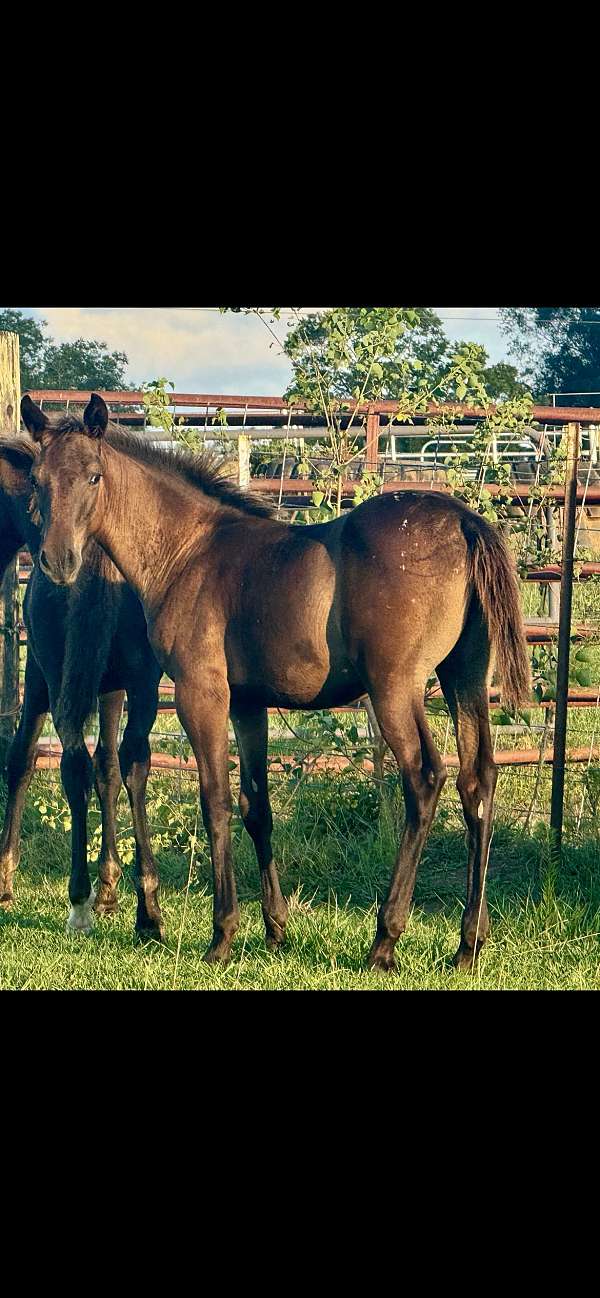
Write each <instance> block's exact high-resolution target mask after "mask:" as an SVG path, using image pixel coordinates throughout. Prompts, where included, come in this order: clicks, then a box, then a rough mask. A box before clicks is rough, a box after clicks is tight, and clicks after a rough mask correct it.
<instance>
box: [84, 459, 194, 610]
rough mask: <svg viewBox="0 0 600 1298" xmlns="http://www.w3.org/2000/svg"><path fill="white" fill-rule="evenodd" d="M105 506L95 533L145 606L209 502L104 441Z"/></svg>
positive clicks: (183, 553)
mask: <svg viewBox="0 0 600 1298" xmlns="http://www.w3.org/2000/svg"><path fill="white" fill-rule="evenodd" d="M103 472H104V487H103V489H104V491H105V493H106V507H105V509H104V513H103V517H102V519H101V522H100V523H99V525H98V527H97V529H95V531H94V536H95V538H96V540H97V541H98V543H99V544H100V545H101V546H102V548H103V549H104V550H105V551H106V553H107V554H108V555H109V557H110V558H111V559H112V561H113V563H114V564H116V567H117V568H119V570H120V571H121V572H122V574H123V576H124V577H125V580H126V581H127V582H128V583H129V585H130V586H132V587H133V589H134V590H135V592H136V594H137V595H138V596H139V598H140V599H141V600H142V603H143V604H144V607H145V608H147V609H148V608H152V606H153V605H155V604H157V603H159V602H160V601H161V599H162V596H163V595H164V592H165V590H166V589H167V588H168V586H169V585H170V583H171V582H172V581H173V579H174V578H175V577H176V576H177V574H178V572H180V571H181V570H182V568H183V567H184V566H185V563H186V561H187V559H188V557H189V555H190V553H191V551H192V550H193V548H194V546H195V545H196V544H197V542H198V539H199V537H200V535H201V533H202V530H203V527H206V526H207V525H208V524H209V522H210V517H211V514H212V513H213V512H214V510H213V509H211V503H210V502H205V501H204V498H203V496H202V492H201V491H195V490H194V489H193V488H191V487H190V486H189V485H188V484H187V483H186V482H185V481H184V480H179V479H178V477H177V475H176V474H172V473H164V472H162V471H161V469H160V468H159V467H158V466H155V465H152V464H144V463H138V461H136V460H135V459H134V458H133V457H131V456H129V455H126V454H125V453H124V452H122V451H117V450H116V449H114V448H113V447H111V446H109V445H108V444H107V443H104V446H103Z"/></svg>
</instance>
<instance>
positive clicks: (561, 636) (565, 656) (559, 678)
mask: <svg viewBox="0 0 600 1298" xmlns="http://www.w3.org/2000/svg"><path fill="white" fill-rule="evenodd" d="M579 438H580V425H579V424H569V425H568V427H567V472H566V479H565V512H564V527H563V546H562V574H561V579H560V619H559V623H558V666H557V670H556V714H555V719H554V758H553V762H552V803H551V808H550V828H551V831H552V839H553V842H552V848H553V852H554V854H555V856H557V857H560V850H561V842H562V825H563V801H564V792H565V752H566V747H567V705H568V692H569V657H570V651H571V607H572V603H573V556H574V551H575V513H576V507H577V465H578V462H579Z"/></svg>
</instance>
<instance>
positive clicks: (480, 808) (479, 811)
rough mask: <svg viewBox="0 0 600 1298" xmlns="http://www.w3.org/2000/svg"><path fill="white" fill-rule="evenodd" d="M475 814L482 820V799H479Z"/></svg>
mask: <svg viewBox="0 0 600 1298" xmlns="http://www.w3.org/2000/svg"><path fill="white" fill-rule="evenodd" d="M477 815H478V816H479V819H480V820H483V799H482V800H481V802H480V803H479V806H478V808H477Z"/></svg>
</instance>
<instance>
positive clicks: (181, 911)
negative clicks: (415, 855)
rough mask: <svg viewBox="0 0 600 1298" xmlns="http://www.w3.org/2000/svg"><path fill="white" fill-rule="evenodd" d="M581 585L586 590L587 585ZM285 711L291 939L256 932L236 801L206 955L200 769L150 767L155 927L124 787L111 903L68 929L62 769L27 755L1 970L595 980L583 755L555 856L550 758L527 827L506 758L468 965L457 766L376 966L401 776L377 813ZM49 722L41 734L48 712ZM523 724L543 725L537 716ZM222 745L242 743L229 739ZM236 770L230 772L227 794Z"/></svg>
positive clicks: (116, 985) (343, 983) (282, 743)
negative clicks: (234, 908)
mask: <svg viewBox="0 0 600 1298" xmlns="http://www.w3.org/2000/svg"><path fill="white" fill-rule="evenodd" d="M582 592H583V587H582V588H581V590H580V592H579V593H582ZM585 598H586V600H587V601H588V603H589V600H590V587H589V586H588V587H587V590H586V593H585ZM598 658H599V659H600V653H599V654H598ZM595 718H596V711H595V709H577V710H576V709H571V711H570V715H569V736H568V739H569V746H570V747H577V746H582V745H585V744H587V743H589V742H590V739H593V737H594V733H595V737H596V739H597V728H596V726H595ZM288 720H289V721H290V722H291V724H292V725H293V726H294V729H295V730H296V731H297V733H298V734H302V733H303V732H304V733H305V734H306V735H307V740H306V744H305V746H304V748H302V745H300V743H297V744H296V749H297V756H298V766H297V767H296V770H295V771H294V770H292V772H290V773H288V774H287V775H286V774H278V775H275V774H274V775H272V776H271V796H272V803H273V814H274V820H275V828H274V847H275V859H276V861H277V863H278V866H279V869H280V876H281V883H282V889H283V892H284V895H285V896H286V897H287V898H288V901H289V905H290V917H289V925H288V936H287V941H286V944H285V946H284V947H283V948H282V950H281V951H280V952H278V953H277V954H273V953H271V952H268V951H267V950H266V948H265V942H264V928H263V922H262V914H261V907H260V901H259V897H260V883H259V875H258V868H257V865H256V859H255V854H254V850H253V847H252V843H251V842H250V839H249V838H248V835H247V834H246V832H245V830H244V829H243V826H242V823H241V819H240V817H239V814H238V813H237V811H236V812H235V813H234V824H233V841H234V853H235V860H236V876H237V881H238V890H239V897H240V902H241V925H240V929H239V932H238V934H237V936H236V939H235V943H234V947H233V952H232V960H231V963H230V965H228V966H227V967H226V968H224V969H221V968H218V967H215V966H210V967H209V966H207V965H204V964H203V963H202V960H201V956H202V953H203V951H204V950H205V949H206V945H207V943H208V941H209V939H210V934H211V931H212V918H211V915H212V896H211V893H212V876H211V866H210V859H209V853H208V847H207V842H206V835H205V834H204V831H203V829H202V826H201V824H200V826H198V824H197V785H196V781H195V779H194V778H192V777H191V776H189V775H185V774H182V775H175V776H173V775H171V774H169V775H164V774H162V773H160V772H153V773H152V775H151V776H150V781H149V786H148V814H149V821H150V830H151V835H152V841H153V846H154V848H155V851H156V856H157V860H158V863H159V868H160V874H161V907H162V910H163V914H164V918H165V926H166V943H165V945H164V946H163V947H161V946H160V945H159V944H158V943H150V944H149V945H148V946H141V945H139V944H138V943H136V942H135V941H134V939H133V924H134V916H135V893H134V889H133V886H132V883H131V879H130V871H131V863H130V861H129V859H128V858H129V857H130V856H131V847H132V838H131V821H130V816H129V810H128V807H127V802H126V799H125V795H124V793H123V794H122V795H121V798H120V800H119V816H118V842H119V845H120V850H121V854H122V859H123V863H124V874H123V878H122V880H121V883H120V885H119V896H120V909H119V911H118V912H117V914H116V915H115V916H114V917H112V918H97V920H96V923H95V927H94V930H93V932H92V933H91V934H90V935H89V936H82V935H76V934H75V935H67V933H66V914H67V910H66V904H65V903H66V890H67V882H68V876H69V840H68V833H67V832H66V829H67V828H68V825H69V820H68V807H67V804H66V802H65V800H64V797H63V795H62V791H61V786H60V780H59V776H58V771H56V770H55V771H38V772H37V773H36V775H35V776H34V779H33V782H32V786H31V790H30V794H29V797H28V800H27V807H26V811H25V817H24V826H23V853H22V860H21V868H20V870H19V872H18V875H17V876H16V880H15V885H16V886H15V902H14V905H13V908H12V910H10V911H5V912H3V911H0V987H1V988H3V989H8V988H11V989H17V988H23V987H25V988H27V989H33V988H39V989H46V988H59V989H66V988H72V989H75V988H77V989H90V990H91V989H96V990H100V989H115V990H116V989H136V990H152V989H154V990H158V989H161V990H169V989H174V988H177V989H188V990H191V989H206V990H208V989H212V990H216V989H223V990H228V989H229V990H231V989H233V988H236V989H248V990H252V989H255V990H278V989H280V990H301V989H306V990H308V989H312V990H334V989H339V990H342V989H343V990H366V989H378V990H382V991H394V990H401V989H404V990H406V989H414V990H440V991H458V990H462V991H474V990H517V989H547V990H550V989H552V990H559V989H562V990H569V989H571V990H576V989H588V990H591V989H595V988H598V987H600V869H599V867H600V835H599V825H598V818H597V800H596V796H595V787H594V780H593V778H590V773H591V774H592V776H593V768H591V767H590V770H586V767H585V764H581V765H578V766H575V765H572V766H570V767H569V770H568V774H567V787H566V798H565V847H564V851H563V859H562V863H561V866H560V868H559V869H558V870H556V867H555V865H554V863H553V861H552V857H551V853H550V847H549V836H548V828H547V821H548V816H547V808H548V805H549V796H550V780H551V768H550V767H549V766H547V767H545V768H544V769H543V770H542V772H541V778H540V782H539V787H538V790H537V796H536V800H535V804H534V808H533V812H532V815H531V818H530V824H529V829H528V830H527V831H526V832H523V825H524V821H525V818H526V815H527V811H528V810H529V807H530V805H531V798H532V794H533V791H534V786H535V780H536V771H535V768H531V767H524V768H504V769H501V770H500V775H499V781H498V788H497V795H496V816H495V824H494V837H493V840H492V847H491V853H490V865H489V871H488V887H487V892H488V906H489V911H490V919H491V925H492V928H491V934H490V939H489V941H488V943H487V944H486V945H485V947H484V949H483V951H482V953H481V956H480V959H479V964H478V968H477V970H476V972H475V973H474V975H473V976H471V975H469V974H465V973H458V972H457V971H456V970H455V969H454V968H452V967H451V965H450V959H451V956H452V954H453V952H454V950H455V947H456V933H457V929H458V927H459V925H460V916H461V912H462V908H463V905H464V893H465V847H464V838H465V834H464V821H463V818H462V809H461V806H460V801H459V798H458V795H457V792H456V788H455V782H454V778H453V776H451V777H450V778H449V780H448V782H447V784H446V786H445V788H444V790H443V792H442V796H441V799H440V804H439V807H438V811H437V814H436V818H435V820H434V824H433V827H432V830H431V833H430V836H429V839H428V841H427V845H426V848H425V851H424V854H423V858H422V862H421V865H420V868H419V872H418V874H417V883H416V888H415V894H414V902H413V907H412V910H411V914H410V918H409V922H408V926H407V929H406V932H405V933H404V935H403V936H402V937H401V938H400V940H399V942H398V946H397V970H396V972H395V973H392V974H385V973H379V972H369V971H366V970H365V968H364V963H365V959H366V955H367V952H368V950H369V947H370V944H371V941H372V935H373V929H374V924H375V916H376V910H377V905H378V903H379V902H380V901H381V898H382V897H383V896H384V895H385V892H386V890H387V887H388V884H389V877H390V872H391V868H392V864H393V859H394V855H395V850H396V845H397V841H398V832H399V828H400V827H401V824H402V819H403V803H402V797H401V795H400V794H399V793H398V791H397V787H396V786H397V778H396V777H395V776H394V774H393V771H392V767H391V765H390V772H389V775H388V774H387V772H386V780H387V781H388V782H389V790H390V792H389V799H388V802H387V803H386V806H385V808H384V811H383V814H382V815H381V816H380V815H379V814H378V813H379V808H378V797H379V795H378V788H377V786H376V784H375V782H374V781H373V779H372V778H371V777H370V776H369V775H367V774H364V773H359V772H358V771H357V770H356V769H355V768H354V767H349V768H346V770H345V771H343V772H336V773H332V774H328V773H326V772H315V773H314V774H313V775H310V774H305V773H303V771H302V770H301V769H300V759H301V757H302V756H303V755H306V753H307V752H308V751H312V753H313V755H314V754H315V752H316V751H319V752H321V751H323V746H324V742H325V741H324V740H323V739H322V738H319V742H318V744H316V743H315V738H314V734H313V736H312V737H311V736H310V727H309V726H307V717H306V715H301V714H295V715H291V716H289V717H288ZM351 724H352V719H351V718H350V719H348V720H346V719H344V720H343V726H344V727H345V728H346V729H350V726H351ZM431 724H432V729H433V730H434V732H435V734H436V742H437V743H438V744H439V746H440V748H441V749H442V750H443V740H444V734H445V721H444V719H443V718H442V717H433V718H432V719H431ZM159 725H160V732H161V734H160V736H159V735H156V736H155V737H154V738H153V748H154V749H155V750H156V751H159V750H161V749H162V751H165V752H175V751H177V750H178V748H180V740H179V738H178V730H179V727H178V723H177V722H176V718H171V717H167V718H165V717H162V718H159ZM531 725H532V727H533V726H536V725H543V709H541V708H539V709H534V710H533V711H532V716H531ZM46 730H47V733H48V734H49V733H50V732H51V726H50V725H48V726H47V727H46ZM271 730H272V733H273V739H272V743H271V748H270V751H271V755H272V758H273V760H275V759H276V755H277V752H278V750H279V751H283V750H284V749H285V750H286V752H287V753H288V754H289V748H290V744H289V743H288V742H287V741H288V740H291V735H289V732H287V735H286V727H285V726H284V725H283V723H277V722H276V723H275V724H274V723H273V722H272V723H271ZM505 732H507V728H506V727H504V726H498V728H497V731H496V732H495V735H496V739H497V749H496V751H497V752H498V751H502V748H503V747H509V746H510V747H511V748H512V747H514V746H519V745H521V746H524V747H529V746H531V743H532V739H531V735H530V734H528V733H527V732H526V731H523V732H522V734H521V735H515V734H514V733H512V732H510V733H508V732H507V733H505ZM533 733H534V734H535V735H536V737H539V731H534V732H533ZM170 734H171V737H169V736H170ZM538 741H539V738H538ZM452 747H453V745H452V743H451V741H449V749H452ZM231 751H232V754H233V753H234V752H235V746H234V744H233V742H232V745H231ZM305 765H306V763H305ZM455 774H456V773H455V772H454V776H455ZM237 787H238V786H237V775H236V773H235V772H232V789H233V793H234V796H237ZM99 821H100V816H99V812H98V809H97V804H96V800H95V797H94V796H93V798H92V806H91V810H90V829H91V831H92V833H91V835H90V837H91V839H92V846H91V849H90V850H91V855H92V857H93V856H94V854H95V853H97V836H96V838H94V837H93V831H94V830H96V829H98V828H99ZM195 833H196V841H195V847H194V834H195ZM92 873H93V870H92Z"/></svg>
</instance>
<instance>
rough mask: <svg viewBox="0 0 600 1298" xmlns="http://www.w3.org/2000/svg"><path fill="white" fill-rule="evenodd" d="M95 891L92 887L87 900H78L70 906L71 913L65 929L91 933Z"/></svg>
mask: <svg viewBox="0 0 600 1298" xmlns="http://www.w3.org/2000/svg"><path fill="white" fill-rule="evenodd" d="M95 900H96V893H95V891H94V887H93V885H92V889H91V892H90V895H89V897H88V899H87V901H80V902H77V903H76V904H74V905H73V906H71V913H70V915H69V919H68V921H67V930H69V929H70V930H71V931H72V932H73V933H91V931H92V929H93V927H94V902H95Z"/></svg>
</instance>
